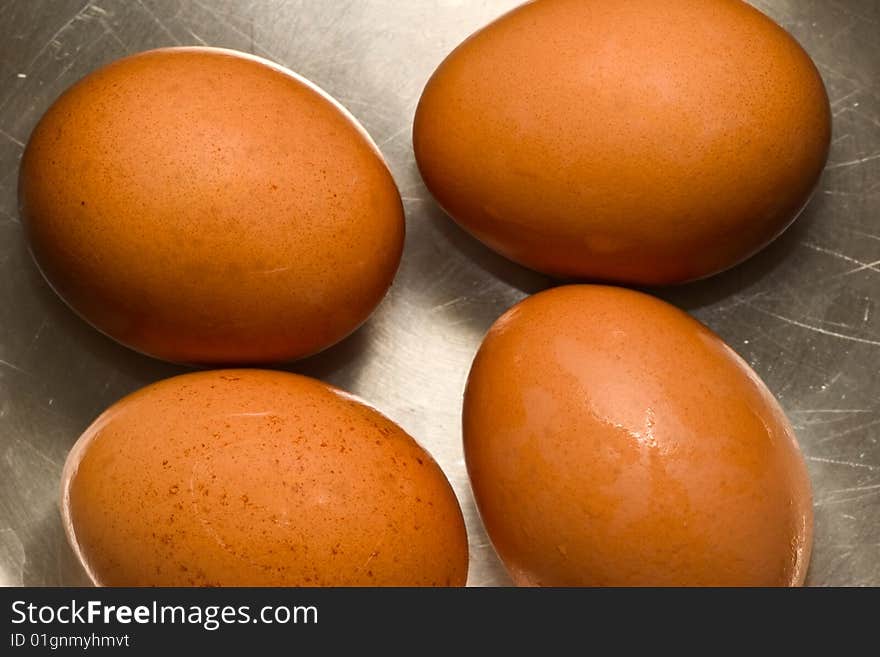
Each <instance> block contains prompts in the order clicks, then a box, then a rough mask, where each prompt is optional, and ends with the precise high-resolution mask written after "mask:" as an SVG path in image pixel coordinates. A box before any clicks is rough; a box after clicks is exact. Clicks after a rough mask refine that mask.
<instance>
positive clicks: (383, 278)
mask: <svg viewBox="0 0 880 657" xmlns="http://www.w3.org/2000/svg"><path fill="white" fill-rule="evenodd" d="M19 202H20V209H21V215H22V218H23V219H24V223H25V226H26V229H27V235H28V237H29V239H30V245H31V250H32V252H33V255H34V257H35V259H36V261H37V263H38V265H39V267H40V269H41V270H42V271H43V273H44V275H45V277H46V278H47V280H48V281H49V283H50V284H51V285H52V287H53V288H54V289H55V290H56V291H57V292H58V294H60V295H61V297H62V298H63V299H64V300H65V301H66V302H67V303H68V304H69V305H70V306H71V307H72V308H73V309H74V310H75V311H76V312H77V313H79V314H80V315H81V316H82V317H84V318H85V319H86V320H87V321H89V322H90V323H91V324H93V325H94V326H95V327H96V328H98V329H99V330H101V331H103V332H104V333H106V334H107V335H109V336H111V337H113V338H115V339H116V340H118V341H120V342H122V343H123V344H125V345H128V346H130V347H132V348H134V349H136V350H138V351H141V352H144V353H147V354H150V355H152V356H156V357H159V358H163V359H166V360H170V361H177V362H190V363H256V362H270V361H281V360H288V359H294V358H299V357H302V356H306V355H308V354H311V353H314V352H316V351H319V350H321V349H324V348H325V347H328V346H330V345H331V344H333V343H335V342H337V341H338V340H340V339H341V338H343V337H345V336H346V335H347V334H349V333H351V332H352V331H353V330H354V329H355V328H357V327H358V326H359V325H360V324H361V323H362V322H363V321H364V320H365V319H366V318H367V317H368V315H369V314H370V313H371V312H372V310H373V308H375V306H376V305H377V304H378V303H379V301H380V300H381V299H382V297H383V296H384V294H385V292H386V291H387V289H388V287H389V285H390V284H391V281H392V278H393V277H394V274H395V271H396V269H397V265H398V263H399V260H400V255H401V250H402V248H403V235H404V220H403V209H402V206H401V201H400V196H399V194H398V192H397V188H396V186H395V184H394V181H393V179H392V177H391V174H390V173H389V171H388V167H387V166H386V164H385V162H384V160H383V159H382V156H381V155H380V153H379V151H378V149H377V148H376V145H375V144H374V143H373V142H372V141H371V140H370V138H369V136H368V135H367V134H366V132H365V131H364V130H363V128H361V127H360V125H359V124H358V123H357V122H356V121H355V120H354V118H353V117H352V116H351V115H349V114H348V113H347V112H346V111H345V110H344V109H343V108H342V107H341V106H340V105H339V104H338V103H336V102H335V101H334V100H333V99H331V98H330V97H329V96H328V95H327V94H325V93H324V92H323V91H321V90H320V89H318V88H317V87H315V86H314V85H313V84H311V83H310V82H308V81H307V80H304V79H303V78H301V77H298V76H296V75H295V74H293V73H291V72H290V71H287V70H286V69H283V68H281V67H279V66H277V65H275V64H273V63H271V62H268V61H266V60H262V59H260V58H257V57H253V56H250V55H245V54H243V53H238V52H234V51H229V50H220V49H212V48H169V49H163V50H153V51H149V52H145V53H141V54H138V55H135V56H132V57H127V58H125V59H122V60H119V61H117V62H114V63H112V64H110V65H109V66H106V67H104V68H102V69H100V70H98V71H95V72H94V73H92V74H90V75H88V76H87V77H85V78H84V79H83V80H81V81H80V82H79V83H77V84H76V85H74V86H73V87H71V88H70V89H69V90H68V91H67V92H65V93H64V94H63V95H62V96H61V97H60V98H59V99H58V100H57V101H56V102H55V103H54V104H53V105H52V107H51V108H50V109H49V110H48V111H47V112H46V114H45V116H44V117H43V118H42V120H41V121H40V122H39V124H38V125H37V127H36V129H35V130H34V132H33V134H32V136H31V138H30V141H29V143H28V145H27V148H26V149H25V153H24V157H23V160H22V164H21V173H20V179H19Z"/></svg>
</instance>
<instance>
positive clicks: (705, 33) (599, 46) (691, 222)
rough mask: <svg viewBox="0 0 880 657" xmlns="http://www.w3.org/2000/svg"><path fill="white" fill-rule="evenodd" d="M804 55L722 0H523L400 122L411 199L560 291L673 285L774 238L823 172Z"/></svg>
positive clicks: (822, 115)
mask: <svg viewBox="0 0 880 657" xmlns="http://www.w3.org/2000/svg"><path fill="white" fill-rule="evenodd" d="M830 131H831V128H830V112H829V105H828V98H827V95H826V93H825V88H824V86H823V84H822V80H821V78H820V76H819V73H818V72H817V70H816V68H815V66H814V65H813V63H812V61H811V60H810V58H809V57H808V56H807V54H806V53H805V52H804V50H803V49H802V48H801V47H800V46H799V45H798V43H797V42H796V41H795V40H794V39H793V38H792V37H791V36H790V35H789V34H787V33H786V32H785V31H784V30H783V29H782V28H780V27H779V26H778V25H776V24H775V23H774V22H773V21H771V20H770V19H769V18H767V17H766V16H764V15H763V14H761V13H760V12H759V11H757V10H756V9H754V8H752V7H750V6H749V5H748V4H746V3H745V2H740V1H739V0H666V1H664V2H657V0H628V1H627V2H619V1H617V0H590V1H585V0H536V1H535V2H531V3H527V4H524V5H522V6H521V7H519V8H517V9H515V10H513V11H512V12H510V13H509V14H507V15H505V16H503V17H501V18H500V19H498V20H497V21H495V22H494V23H491V24H490V25H488V26H487V27H485V28H483V29H482V30H480V31H478V32H477V33H476V34H474V35H472V36H471V37H470V38H469V39H468V40H467V41H465V42H464V43H462V44H461V45H460V46H459V47H458V48H457V49H455V50H454V51H453V52H452V54H450V55H449V57H447V58H446V60H445V61H444V62H443V63H442V64H441V65H440V66H439V68H438V69H437V70H436V72H435V73H434V75H433V76H432V77H431V79H430V81H429V82H428V84H427V86H426V87H425V90H424V93H423V95H422V98H421V101H420V103H419V106H418V109H417V111H416V116H415V125H414V129H413V144H414V147H415V153H416V160H417V162H418V165H419V169H420V170H421V173H422V176H423V178H424V180H425V183H426V185H427V186H428V189H429V190H430V191H431V192H432V193H433V195H434V196H435V197H436V198H437V200H438V201H439V203H440V205H441V206H443V208H444V209H445V210H446V211H447V212H448V213H449V214H450V215H451V216H452V217H453V218H454V219H455V220H456V221H457V222H458V223H459V224H460V225H461V226H462V227H464V228H465V229H467V230H468V231H470V232H471V233H472V234H473V235H474V236H476V237H477V238H478V239H479V240H481V241H483V242H484V243H485V244H487V245H488V246H489V247H491V248H492V249H494V250H496V251H497V252H499V253H501V254H503V255H505V256H507V257H508V258H510V259H512V260H514V261H516V262H519V263H521V264H523V265H526V266H528V267H531V268H533V269H537V270H539V271H542V272H546V273H548V274H551V275H554V276H558V277H564V278H587V279H600V280H609V281H622V282H630V283H640V284H667V283H678V282H682V281H686V280H689V279H694V278H699V277H703V276H707V275H709V274H713V273H715V272H718V271H720V270H722V269H725V268H727V267H730V266H732V265H734V264H736V263H737V262H739V261H741V260H743V259H744V258H746V257H748V256H749V255H751V254H752V253H754V252H755V251H756V250H758V249H760V248H761V247H763V246H764V245H765V244H767V243H768V242H769V241H770V240H772V239H773V238H774V237H776V236H777V235H778V234H779V233H781V232H782V231H783V230H784V229H785V228H786V227H787V226H788V225H789V224H790V222H791V221H793V220H794V218H795V217H796V216H797V214H798V213H799V212H800V211H801V209H802V208H803V207H804V205H805V204H806V202H807V200H808V198H809V196H810V194H811V192H812V190H813V188H814V186H815V185H816V182H817V180H818V178H819V175H820V173H821V171H822V168H823V166H824V163H825V160H826V157H827V153H828V147H829V141H830Z"/></svg>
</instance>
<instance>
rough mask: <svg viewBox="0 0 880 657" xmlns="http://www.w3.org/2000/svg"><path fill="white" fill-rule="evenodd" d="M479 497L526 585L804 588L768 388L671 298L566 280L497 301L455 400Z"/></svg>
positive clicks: (795, 481)
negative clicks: (497, 313) (510, 302)
mask: <svg viewBox="0 0 880 657" xmlns="http://www.w3.org/2000/svg"><path fill="white" fill-rule="evenodd" d="M463 427H464V447H465V457H466V460H467V467H468V472H469V474H470V478H471V483H472V485H473V490H474V496H475V498H476V502H477V506H478V508H479V511H480V515H481V516H482V519H483V522H484V524H485V526H486V529H487V531H488V533H489V536H490V538H491V539H492V543H493V544H494V546H495V549H496V550H497V552H498V554H499V555H500V556H501V559H502V560H503V561H504V563H505V565H506V566H507V568H508V570H509V571H510V574H511V575H512V576H513V578H514V580H515V581H516V582H517V583H519V584H521V585H542V586H631V585H634V586H697V585H711V586H783V585H800V584H802V583H803V581H804V577H805V575H806V572H807V566H808V563H809V559H810V548H811V544H812V530H813V513H812V504H811V491H810V482H809V479H808V476H807V471H806V467H805V465H804V461H803V458H802V456H801V454H800V451H799V449H798V444H797V441H796V439H795V435H794V433H793V431H792V429H791V426H790V425H789V423H788V421H787V420H786V418H785V415H784V414H783V412H782V410H781V409H780V407H779V404H778V403H777V402H776V400H775V399H774V398H773V395H772V394H771V393H770V391H769V390H768V389H767V387H766V386H765V385H764V383H763V382H762V381H761V380H760V379H759V378H758V376H757V375H756V374H755V373H754V372H753V371H752V370H751V369H750V368H749V366H748V365H747V364H746V363H745V362H744V361H743V360H742V359H741V358H740V357H739V356H737V355H736V354H735V353H734V352H733V351H732V350H731V349H730V348H729V347H728V346H727V345H726V344H725V343H724V342H722V340H721V339H720V338H719V337H718V336H716V335H715V334H714V333H712V332H711V331H710V330H709V329H707V328H706V327H705V326H703V325H702V324H700V323H699V322H697V321H696V320H695V319H693V318H691V317H690V316H688V315H687V314H686V313H684V312H682V311H680V310H678V309H676V308H675V307H673V306H671V305H669V304H667V303H665V302H663V301H660V300H659V299H655V298H653V297H650V296H647V295H645V294H641V293H639V292H633V291H630V290H625V289H621V288H613V287H604V286H593V285H576V286H566V287H559V288H556V289H552V290H549V291H546V292H541V293H540V294H537V295H535V296H533V297H530V298H528V299H526V300H525V301H523V302H522V303H520V304H519V305H517V306H515V307H514V308H512V309H511V310H509V311H508V312H507V313H506V314H505V315H503V316H502V317H501V318H500V319H499V320H498V321H497V322H496V323H495V325H494V326H493V327H492V329H491V330H490V331H489V334H488V335H487V336H486V339H485V340H484V342H483V344H482V346H481V347H480V350H479V352H478V354H477V356H476V359H475V360H474V363H473V367H472V369H471V373H470V377H469V379H468V383H467V389H466V392H465V397H464V418H463Z"/></svg>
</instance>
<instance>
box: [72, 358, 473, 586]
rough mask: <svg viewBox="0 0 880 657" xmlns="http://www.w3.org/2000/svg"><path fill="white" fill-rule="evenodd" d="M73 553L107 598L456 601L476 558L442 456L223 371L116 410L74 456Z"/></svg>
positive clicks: (259, 377)
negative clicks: (297, 594)
mask: <svg viewBox="0 0 880 657" xmlns="http://www.w3.org/2000/svg"><path fill="white" fill-rule="evenodd" d="M62 489H63V495H62V510H63V514H64V518H65V526H66V528H67V531H68V538H69V540H70V542H71V545H72V546H73V548H74V550H75V551H76V553H77V554H78V555H79V557H80V559H81V561H82V563H83V565H84V566H85V568H86V571H87V572H88V573H89V575H90V576H91V577H92V579H93V581H94V582H95V583H96V584H99V585H108V586H385V585H396V586H450V585H452V586H461V585H464V583H465V580H466V578H467V565H468V548H467V536H466V534H465V528H464V521H463V520H462V514H461V510H460V508H459V506H458V502H457V501H456V498H455V495H454V493H453V492H452V489H451V488H450V486H449V483H448V482H447V480H446V478H445V477H444V475H443V473H442V472H441V470H440V468H439V467H438V466H437V464H436V463H435V462H434V460H433V459H432V458H431V456H430V455H429V454H428V453H427V452H426V451H425V450H424V449H422V448H421V447H420V446H419V445H418V444H417V443H416V442H415V441H414V440H413V439H412V438H411V437H410V436H409V435H407V434H406V433H405V432H404V431H403V430H402V429H401V428H400V427H398V426H397V425H396V424H394V423H393V422H391V421H390V420H389V419H388V418H386V417H384V416H383V415H381V414H380V413H379V412H378V411H376V410H375V409H373V408H372V407H370V406H367V405H366V404H364V403H363V402H361V401H359V400H357V399H355V398H354V397H352V396H350V395H348V394H347V393H344V392H341V391H340V390H337V389H335V388H332V387H330V386H328V385H326V384H324V383H321V382H320V381H316V380H314V379H309V378H307V377H303V376H297V375H294V374H288V373H284V372H271V371H265V370H219V371H208V372H200V373H196V374H187V375H184V376H178V377H175V378H172V379H167V380H165V381H161V382H159V383H156V384H153V385H150V386H148V387H146V388H144V389H142V390H140V391H138V392H136V393H134V394H132V395H130V396H128V397H126V398H124V399H123V400H121V401H120V402H118V403H116V404H115V405H114V406H112V407H111V408H109V409H108V410H107V411H106V412H105V413H103V414H102V415H101V416H100V417H99V418H98V419H97V420H95V422H94V423H93V424H92V425H91V426H90V427H89V428H88V429H87V430H86V432H85V433H84V434H83V435H82V437H81V438H80V440H79V441H78V442H77V444H76V446H75V447H74V448H73V450H72V451H71V453H70V455H69V457H68V459H67V463H66V465H65V470H64V476H63V483H62Z"/></svg>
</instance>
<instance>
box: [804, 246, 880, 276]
mask: <svg viewBox="0 0 880 657" xmlns="http://www.w3.org/2000/svg"><path fill="white" fill-rule="evenodd" d="M803 245H804V246H805V247H807V248H808V249H812V250H813V251H818V252H819V253H825V254H827V255H830V256H834V257H835V258H839V259H840V260H846V261H847V262H851V263H853V264H854V265H859V268H858V269H854V270H853V271H861V270H863V269H871V270H873V271H876V272H877V273H878V274H880V269H877V268H876V264H877V263H870V262H862V261H861V260H857V259H855V258H852V257H850V256H848V255H846V254H844V253H840V252H838V251H835V250H833V249H826V248H825V247H822V246H819V245H818V244H813V243H812V242H804V243H803Z"/></svg>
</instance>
